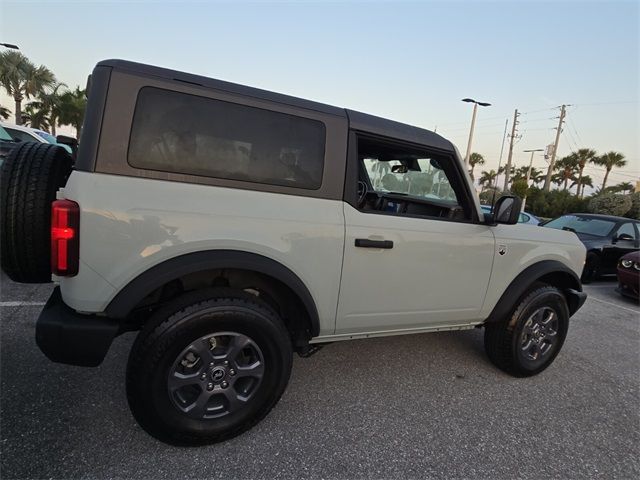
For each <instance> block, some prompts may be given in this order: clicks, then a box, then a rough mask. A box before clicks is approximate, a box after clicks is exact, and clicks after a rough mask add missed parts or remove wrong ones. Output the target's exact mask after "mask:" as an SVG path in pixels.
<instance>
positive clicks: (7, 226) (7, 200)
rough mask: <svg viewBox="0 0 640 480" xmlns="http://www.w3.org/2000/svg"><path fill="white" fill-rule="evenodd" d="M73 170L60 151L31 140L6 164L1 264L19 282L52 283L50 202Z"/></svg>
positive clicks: (0, 193)
mask: <svg viewBox="0 0 640 480" xmlns="http://www.w3.org/2000/svg"><path fill="white" fill-rule="evenodd" d="M71 166H72V160H71V157H70V156H69V154H68V153H67V152H66V151H65V150H64V149H63V148H62V147H59V146H57V145H50V144H48V143H31V142H25V143H21V144H19V145H17V146H16V147H15V148H13V150H11V153H10V154H9V156H8V157H7V158H6V159H5V160H4V162H3V163H2V171H1V173H0V177H1V179H0V213H1V218H2V225H1V228H0V230H1V231H2V233H1V236H0V242H1V243H2V250H1V253H0V260H1V264H2V269H3V270H4V272H5V273H6V274H7V275H8V276H9V278H11V279H12V280H14V281H16V282H22V283H44V282H50V281H51V243H50V242H51V237H50V235H51V233H50V230H51V202H53V201H54V200H55V198H56V192H57V191H58V189H59V188H60V187H62V186H64V184H65V183H66V181H67V178H68V177H69V174H70V173H71Z"/></svg>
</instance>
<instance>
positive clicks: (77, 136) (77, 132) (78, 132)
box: [75, 123, 82, 142]
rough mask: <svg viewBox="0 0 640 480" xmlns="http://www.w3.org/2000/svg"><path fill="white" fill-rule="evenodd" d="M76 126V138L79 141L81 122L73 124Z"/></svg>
mask: <svg viewBox="0 0 640 480" xmlns="http://www.w3.org/2000/svg"><path fill="white" fill-rule="evenodd" d="M75 127H76V140H78V142H79V141H80V134H81V133H82V123H79V124H78V125H75Z"/></svg>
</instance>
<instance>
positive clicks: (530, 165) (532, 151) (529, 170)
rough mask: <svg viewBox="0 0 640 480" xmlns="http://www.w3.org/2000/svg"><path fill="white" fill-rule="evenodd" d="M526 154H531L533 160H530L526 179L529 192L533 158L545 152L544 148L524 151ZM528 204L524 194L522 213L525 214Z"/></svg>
mask: <svg viewBox="0 0 640 480" xmlns="http://www.w3.org/2000/svg"><path fill="white" fill-rule="evenodd" d="M524 151H525V152H527V153H528V152H531V160H529V168H528V169H527V178H526V179H525V183H526V184H527V190H529V179H530V178H531V167H533V156H534V155H535V153H536V152H544V148H536V149H535V150H524ZM526 203H527V194H526V193H525V194H524V198H523V199H522V211H523V212H524V206H525V204H526Z"/></svg>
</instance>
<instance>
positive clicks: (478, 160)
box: [469, 152, 484, 180]
mask: <svg viewBox="0 0 640 480" xmlns="http://www.w3.org/2000/svg"><path fill="white" fill-rule="evenodd" d="M469 165H471V170H469V175H471V180H474V178H473V169H474V168H475V166H476V165H484V157H483V156H482V155H480V154H479V153H475V152H473V153H472V154H471V155H469Z"/></svg>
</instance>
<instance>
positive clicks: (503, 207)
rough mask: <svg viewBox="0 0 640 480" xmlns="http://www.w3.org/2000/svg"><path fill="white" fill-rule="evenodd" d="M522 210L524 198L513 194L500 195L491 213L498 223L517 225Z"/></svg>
mask: <svg viewBox="0 0 640 480" xmlns="http://www.w3.org/2000/svg"><path fill="white" fill-rule="evenodd" d="M521 210H522V200H521V199H520V198H518V197H515V196H512V195H505V196H503V197H500V198H499V199H498V201H497V202H496V204H495V205H494V206H493V210H492V211H491V213H492V214H493V219H494V221H495V222H496V223H504V224H505V225H515V224H516V223H518V217H519V216H520V211H521Z"/></svg>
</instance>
